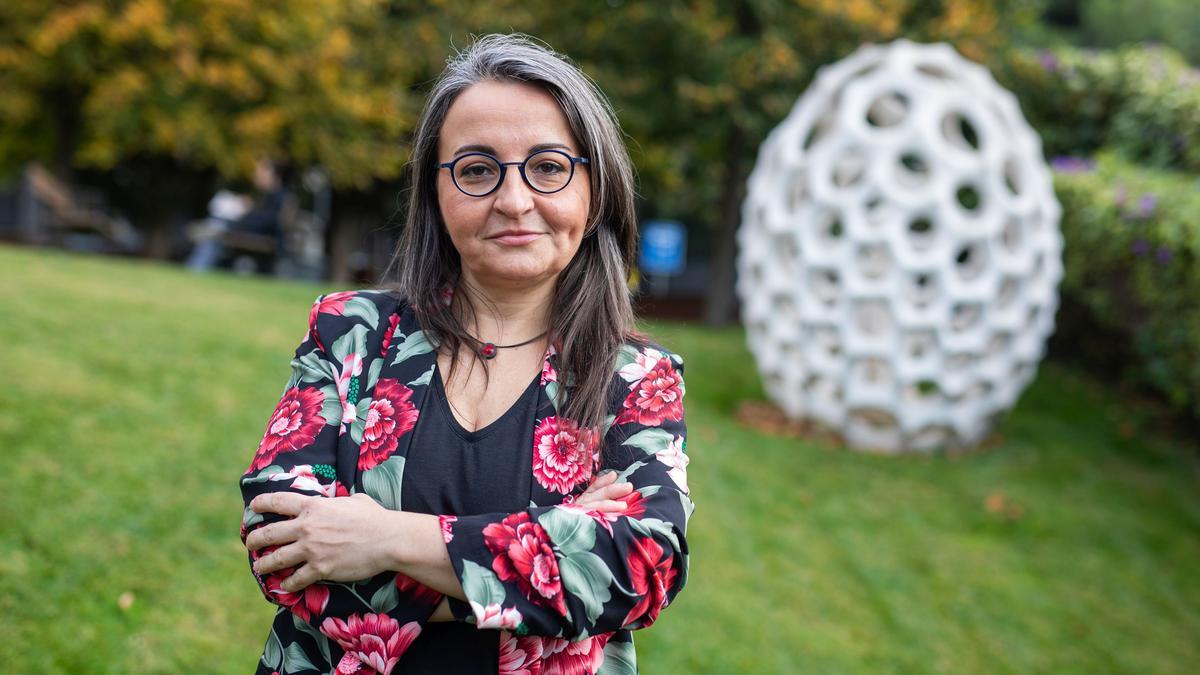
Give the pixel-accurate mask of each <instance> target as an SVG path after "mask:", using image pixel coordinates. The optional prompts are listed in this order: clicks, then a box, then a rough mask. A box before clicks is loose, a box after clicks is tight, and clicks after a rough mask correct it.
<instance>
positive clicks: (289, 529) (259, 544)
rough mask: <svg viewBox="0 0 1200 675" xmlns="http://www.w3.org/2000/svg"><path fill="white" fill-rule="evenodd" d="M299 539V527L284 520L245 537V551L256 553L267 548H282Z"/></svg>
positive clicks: (264, 526)
mask: <svg viewBox="0 0 1200 675" xmlns="http://www.w3.org/2000/svg"><path fill="white" fill-rule="evenodd" d="M299 538H300V534H299V526H298V525H297V524H296V521H294V520H284V521H281V522H278V523H271V524H270V525H263V526H262V527H260V528H258V529H257V530H254V531H253V532H251V533H250V534H248V535H246V549H247V550H250V551H257V550H258V549H260V548H265V547H267V546H282V545H283V544H290V543H291V542H293V541H296V540H297V539H299Z"/></svg>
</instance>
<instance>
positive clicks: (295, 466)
mask: <svg viewBox="0 0 1200 675" xmlns="http://www.w3.org/2000/svg"><path fill="white" fill-rule="evenodd" d="M435 363H436V352H435V349H434V346H433V345H432V344H431V343H430V340H429V339H428V337H427V336H426V334H425V333H424V332H423V331H422V330H421V329H420V326H419V325H418V323H417V320H416V317H415V314H414V312H413V311H412V310H411V308H409V307H407V306H406V305H405V304H404V303H403V302H401V301H400V300H399V299H397V298H396V297H395V296H394V295H392V294H389V293H384V292H374V291H360V292H342V293H333V294H330V295H326V296H323V297H321V298H318V299H317V302H316V303H315V304H314V305H313V308H312V311H311V312H310V314H309V330H308V333H307V334H306V335H305V336H304V340H303V342H302V344H301V345H300V347H299V348H298V349H297V350H296V356H295V358H294V359H293V360H292V375H291V379H290V380H289V381H288V383H287V386H286V387H285V388H284V392H283V396H282V398H281V400H280V402H279V405H278V407H277V408H276V409H275V412H274V413H273V414H272V415H271V419H270V421H269V423H268V425H267V430H266V433H265V435H264V436H263V439H262V441H261V442H260V443H259V446H258V450H257V452H256V453H255V455H254V459H253V460H252V461H251V463H250V467H249V469H248V470H247V471H246V473H245V474H244V475H243V476H242V479H241V489H242V496H243V499H244V503H245V504H247V505H248V504H249V503H250V501H251V500H252V499H254V497H255V496H257V495H260V494H264V493H267V492H274V491H281V490H287V491H296V492H301V493H304V494H308V495H320V496H325V497H337V496H345V495H349V494H354V493H357V492H366V493H367V494H368V495H370V496H371V497H372V498H374V499H375V500H376V501H378V502H379V503H380V504H382V505H383V506H385V507H387V508H391V509H399V508H400V488H401V479H402V476H403V473H404V461H405V456H406V454H407V451H408V445H409V443H410V441H411V438H412V434H411V433H409V432H410V431H411V430H412V429H413V427H414V426H415V425H416V422H417V420H418V418H419V417H420V415H421V408H422V405H423V404H424V403H425V400H426V392H427V391H428V389H429V383H430V381H431V378H432V377H434V376H435V370H434V365H435ZM555 364H556V358H555V355H554V350H553V348H551V350H550V351H549V352H548V353H547V355H546V359H545V363H544V364H543V368H542V377H541V388H540V392H539V400H538V408H537V415H536V422H535V423H536V428H535V429H534V433H533V443H534V448H533V461H532V466H530V471H531V472H532V474H533V478H534V480H532V481H531V482H530V485H531V491H530V494H529V508H528V509H526V510H524V511H518V512H516V513H489V514H442V515H441V516H439V520H440V523H441V526H442V534H443V538H444V540H445V541H446V546H447V549H448V551H449V554H450V559H451V561H452V563H453V566H454V571H455V573H456V574H457V576H458V578H459V580H460V581H461V583H462V587H463V591H464V593H465V594H466V597H467V601H466V602H462V601H460V600H457V599H450V603H449V604H450V607H451V609H452V611H453V613H454V615H455V617H456V619H458V620H460V621H466V622H470V623H474V624H475V625H477V626H478V627H480V628H487V629H498V630H500V631H501V634H500V647H499V649H500V654H499V663H500V669H499V672H500V673H511V674H518V673H523V674H533V675H535V674H538V673H541V674H543V675H550V674H556V675H557V674H562V675H575V674H580V675H582V674H584V673H605V674H613V675H616V674H625V673H636V671H637V666H636V658H635V652H634V648H633V641H632V636H631V635H630V631H631V630H633V629H637V628H644V627H646V626H649V625H650V624H652V623H654V621H655V619H657V618H658V615H659V612H660V611H661V610H662V609H663V608H664V607H666V606H667V605H668V604H669V603H670V602H671V600H672V599H673V598H674V597H675V595H676V594H677V593H678V592H679V590H680V589H681V588H682V587H683V585H684V582H685V581H686V579H687V571H688V548H687V542H686V539H685V532H686V529H687V519H688V517H689V516H690V515H691V512H692V509H693V505H692V501H691V499H690V498H689V496H688V489H687V475H686V468H687V464H688V457H687V455H685V454H684V446H685V438H686V428H685V426H684V416H683V405H682V399H683V395H684V383H683V379H682V377H681V373H682V369H683V363H682V361H681V359H680V358H679V357H678V356H676V355H674V354H671V353H668V352H666V351H664V350H662V349H661V348H659V347H657V346H654V345H652V344H628V345H626V346H625V347H623V348H622V349H621V352H620V355H619V357H618V359H617V362H616V363H615V364H614V365H613V375H612V380H611V383H610V415H609V416H608V418H607V420H606V425H605V428H602V429H601V431H602V434H600V435H597V434H595V432H593V431H590V430H582V429H580V428H579V426H578V425H577V424H576V423H575V422H574V421H572V420H570V419H567V418H564V417H560V416H559V415H558V414H557V410H558V409H559V408H560V407H561V406H562V404H563V402H564V401H565V400H566V396H568V395H569V391H570V387H569V385H566V384H565V383H564V380H565V379H567V378H566V377H565V376H563V377H560V374H559V373H558V371H557V370H556V368H555ZM605 468H611V469H614V470H616V471H618V472H619V473H620V479H621V480H624V481H628V482H630V483H632V484H633V486H634V487H635V490H634V491H633V492H632V493H630V495H629V496H628V497H626V498H625V501H626V502H627V508H626V510H625V511H624V513H622V514H620V515H614V514H601V513H599V512H597V511H593V510H588V509H586V508H584V507H581V506H576V505H575V504H574V503H573V502H574V498H575V496H577V495H578V494H580V493H581V492H582V491H583V490H584V489H585V488H586V487H587V485H588V484H589V483H590V482H591V480H592V478H593V476H594V474H595V472H597V471H599V470H601V469H605ZM282 518H283V517H282V516H279V515H277V514H258V513H255V512H254V511H251V510H250V509H249V507H248V506H247V507H246V509H245V511H244V515H243V519H242V527H241V536H242V540H243V541H245V539H246V536H247V535H248V534H249V532H250V531H251V530H253V529H254V528H256V527H258V526H260V525H262V524H265V523H268V522H274V521H276V520H280V519H282ZM271 550H272V549H271V548H266V549H263V550H261V551H258V552H253V553H251V554H250V561H251V563H253V561H254V560H256V559H257V557H258V556H259V555H265V554H266V553H269V552H270V551H271ZM291 572H292V570H291V569H289V570H282V571H280V572H276V573H272V574H266V575H257V574H256V575H255V578H256V579H257V581H258V584H259V586H260V588H261V589H262V592H263V594H264V595H265V596H266V598H267V599H268V600H269V601H271V602H272V603H274V604H276V605H278V606H279V607H280V609H279V611H278V612H277V613H276V617H275V621H274V623H273V625H272V627H271V632H270V634H269V636H268V638H267V643H266V646H265V648H264V650H263V654H262V657H261V659H260V662H259V672H260V673H274V672H279V673H304V672H312V671H317V672H320V673H327V672H337V673H343V672H359V673H371V672H379V673H383V674H384V675H386V674H387V673H390V672H392V671H393V669H394V668H395V667H396V665H397V663H399V661H400V657H401V655H402V654H403V653H404V651H405V649H407V648H408V646H409V645H410V644H412V642H413V640H415V639H416V637H417V636H418V635H419V634H420V632H421V629H422V626H423V625H424V624H425V622H426V621H427V620H428V618H429V617H430V615H431V614H432V612H433V610H434V608H435V607H436V606H437V604H438V603H439V602H440V600H441V595H440V594H439V593H437V592H436V591H434V590H432V589H430V588H427V587H425V586H422V585H421V584H419V583H417V582H416V581H414V580H412V579H409V578H408V577H406V576H404V575H403V574H398V573H394V572H388V573H384V574H380V575H378V576H376V577H374V578H372V579H364V580H362V581H358V582H354V583H336V582H321V583H317V584H313V585H311V586H309V587H307V588H305V589H303V590H301V591H299V592H295V593H287V592H284V591H282V590H281V588H280V583H281V581H282V580H283V579H285V578H287V576H288V575H289V574H291Z"/></svg>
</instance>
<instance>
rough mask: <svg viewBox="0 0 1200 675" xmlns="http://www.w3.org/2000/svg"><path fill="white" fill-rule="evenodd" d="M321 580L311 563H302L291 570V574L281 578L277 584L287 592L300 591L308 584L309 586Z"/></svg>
mask: <svg viewBox="0 0 1200 675" xmlns="http://www.w3.org/2000/svg"><path fill="white" fill-rule="evenodd" d="M320 580H321V575H320V574H318V573H317V571H316V570H314V569H313V566H312V565H304V566H303V567H300V568H298V569H297V570H296V571H295V572H292V576H290V577H288V578H286V579H284V580H283V582H282V583H280V584H279V588H280V589H282V590H284V591H286V592H288V593H296V592H298V591H302V590H304V589H305V588H307V587H308V586H311V585H313V584H315V583H317V582H318V581H320Z"/></svg>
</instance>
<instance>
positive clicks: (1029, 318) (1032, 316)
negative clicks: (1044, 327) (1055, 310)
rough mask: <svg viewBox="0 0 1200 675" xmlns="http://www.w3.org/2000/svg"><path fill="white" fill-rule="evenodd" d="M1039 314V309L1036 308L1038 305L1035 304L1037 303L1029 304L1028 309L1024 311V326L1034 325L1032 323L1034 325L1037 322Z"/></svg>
mask: <svg viewBox="0 0 1200 675" xmlns="http://www.w3.org/2000/svg"><path fill="white" fill-rule="evenodd" d="M1040 314H1041V310H1040V309H1039V308H1038V306H1037V305H1031V306H1030V307H1029V310H1028V311H1027V312H1025V325H1026V326H1034V325H1036V324H1037V320H1038V316H1039V315H1040Z"/></svg>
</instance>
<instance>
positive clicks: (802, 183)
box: [787, 169, 808, 212]
mask: <svg viewBox="0 0 1200 675" xmlns="http://www.w3.org/2000/svg"><path fill="white" fill-rule="evenodd" d="M787 185H788V189H787V204H788V210H789V211H792V212H795V211H797V210H799V209H800V207H801V206H803V205H804V200H805V199H807V198H808V183H807V182H806V180H805V172H804V169H796V170H794V171H792V172H790V173H789V174H788V183H787Z"/></svg>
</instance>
